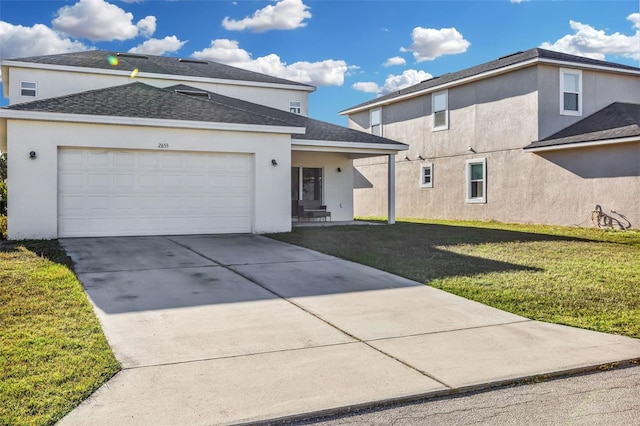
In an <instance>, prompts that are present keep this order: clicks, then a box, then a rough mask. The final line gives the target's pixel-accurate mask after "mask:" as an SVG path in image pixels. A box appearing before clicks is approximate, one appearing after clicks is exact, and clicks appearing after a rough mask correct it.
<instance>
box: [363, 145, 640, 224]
mask: <svg viewBox="0 0 640 426" xmlns="http://www.w3.org/2000/svg"><path fill="white" fill-rule="evenodd" d="M471 158H486V159H487V202H486V204H470V203H467V202H466V201H465V197H466V194H465V191H466V169H465V167H466V161H465V160H467V159H471ZM384 160H385V159H384V157H379V163H380V164H379V165H366V166H360V167H358V172H359V173H361V174H362V175H363V176H364V178H365V179H366V180H367V181H368V182H370V184H371V187H370V188H362V189H356V190H354V193H355V195H354V198H355V203H356V204H355V215H356V216H359V215H360V216H386V200H385V199H384V194H386V185H387V181H386V168H385V166H384ZM430 161H432V162H433V171H432V173H433V188H421V187H420V181H419V177H420V164H421V163H422V162H421V161H400V162H398V163H397V164H396V200H397V203H396V215H397V217H416V218H417V217H421V218H432V219H470V220H472V219H477V220H497V221H501V222H519V223H542V224H558V225H578V224H579V225H581V226H593V223H592V222H591V219H590V215H591V212H592V211H593V210H594V209H595V207H596V205H600V206H601V207H602V210H603V211H604V212H605V213H610V212H611V210H613V211H616V212H618V213H621V214H622V215H624V216H625V217H626V218H627V219H628V220H629V222H630V223H631V225H632V227H633V228H640V200H639V199H638V197H637V194H639V193H640V178H639V177H638V173H639V170H640V144H638V143H635V144H622V145H615V146H614V145H610V146H607V147H598V148H595V147H594V148H589V149H581V150H579V151H577V150H567V151H556V152H547V153H540V154H534V153H527V152H523V151H522V150H520V149H514V150H507V151H499V152H493V153H484V154H480V155H478V154H469V155H463V156H455V157H448V158H439V159H434V160H430ZM614 217H617V216H614Z"/></svg>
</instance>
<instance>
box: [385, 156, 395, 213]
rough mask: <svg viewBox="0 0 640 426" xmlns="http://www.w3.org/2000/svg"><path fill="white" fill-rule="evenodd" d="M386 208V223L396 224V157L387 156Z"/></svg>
mask: <svg viewBox="0 0 640 426" xmlns="http://www.w3.org/2000/svg"><path fill="white" fill-rule="evenodd" d="M387 172H388V175H387V207H388V209H389V212H388V223H389V225H393V224H394V223H396V155H395V154H389V159H388V166H387Z"/></svg>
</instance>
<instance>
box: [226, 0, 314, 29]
mask: <svg viewBox="0 0 640 426" xmlns="http://www.w3.org/2000/svg"><path fill="white" fill-rule="evenodd" d="M308 9H309V6H307V5H305V4H304V3H302V0H281V1H279V2H277V3H276V4H275V5H268V6H266V7H264V8H263V9H259V10H256V12H255V13H254V14H253V16H252V17H248V16H247V17H246V18H244V19H241V20H239V21H236V20H234V19H230V18H229V17H228V16H227V17H225V18H224V20H223V21H222V26H223V27H224V28H225V29H227V30H230V31H242V30H252V31H255V32H265V31H269V30H293V29H295V28H300V27H306V26H307V23H306V22H303V21H304V20H305V19H309V18H311V12H309V10H308Z"/></svg>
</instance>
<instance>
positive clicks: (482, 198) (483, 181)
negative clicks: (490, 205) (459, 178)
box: [467, 158, 487, 203]
mask: <svg viewBox="0 0 640 426" xmlns="http://www.w3.org/2000/svg"><path fill="white" fill-rule="evenodd" d="M486 202H487V159H486V158H481V159H477V160H467V203H486Z"/></svg>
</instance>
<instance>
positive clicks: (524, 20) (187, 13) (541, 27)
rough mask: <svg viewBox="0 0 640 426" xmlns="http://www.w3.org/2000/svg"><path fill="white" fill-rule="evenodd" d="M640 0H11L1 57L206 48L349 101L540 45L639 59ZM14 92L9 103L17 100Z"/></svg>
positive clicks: (337, 104) (322, 112)
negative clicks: (86, 51) (14, 97)
mask: <svg viewBox="0 0 640 426" xmlns="http://www.w3.org/2000/svg"><path fill="white" fill-rule="evenodd" d="M639 8H640V2H639V1H638V0H632V1H627V0H606V1H595V0H594V1H589V0H581V1H562V0H558V1H550V0H521V1H517V0H485V1H456V0H449V1H429V0H422V1H418V0H414V1H402V0H393V1H392V0H386V1H368V0H277V1H265V0H237V1H226V0H225V1H222V0H191V1H189V0H171V1H169V0H167V1H164V0H126V1H123V0H108V1H107V0H71V1H55V0H46V1H25V0H1V1H0V59H5V58H12V57H23V56H33V55H42V54H52V53H64V52H70V51H78V50H86V49H105V50H117V51H132V52H141V53H148V54H157V55H168V56H179V57H194V58H199V59H208V60H213V61H218V62H223V63H227V64H230V65H234V66H239V67H243V68H247V69H251V70H254V71H259V72H264V73H266V74H272V75H276V76H279V77H283V78H288V79H291V80H297V81H301V82H304V83H308V84H312V85H315V86H317V87H318V90H317V91H316V92H314V93H313V94H311V96H310V115H311V116H312V117H314V118H317V119H320V120H325V121H330V122H334V123H338V124H346V119H345V118H344V117H341V116H339V115H338V112H339V111H340V110H343V109H346V108H348V107H351V106H354V105H356V104H358V103H361V102H364V101H367V100H370V99H373V98H375V97H376V96H379V95H382V94H385V93H388V92H390V91H395V90H398V89H400V88H403V87H406V86H408V85H411V84H416V83H418V82H420V81H422V80H424V79H426V78H430V77H431V76H437V75H441V74H444V73H447V72H453V71H457V70H460V69H463V68H467V67H470V66H473V65H477V64H479V63H482V62H486V61H489V60H492V59H496V58H498V57H500V56H503V55H506V54H509V53H513V52H516V51H519V50H527V49H529V48H532V47H545V48H549V49H552V50H558V51H563V52H567V53H573V54H579V55H583V56H588V57H593V58H597V59H605V60H609V61H614V62H620V63H624V64H629V65H634V66H638V65H639V61H640V13H639ZM2 104H6V100H4V101H3V103H2Z"/></svg>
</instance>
